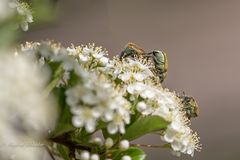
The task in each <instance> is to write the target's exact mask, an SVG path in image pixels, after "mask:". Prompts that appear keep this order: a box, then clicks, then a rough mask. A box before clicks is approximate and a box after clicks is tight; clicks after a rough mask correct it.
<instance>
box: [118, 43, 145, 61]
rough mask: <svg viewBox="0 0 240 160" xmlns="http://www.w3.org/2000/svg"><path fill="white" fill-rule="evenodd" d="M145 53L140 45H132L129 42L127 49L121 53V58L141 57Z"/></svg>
mask: <svg viewBox="0 0 240 160" xmlns="http://www.w3.org/2000/svg"><path fill="white" fill-rule="evenodd" d="M144 53H145V52H144V50H143V49H142V48H140V47H139V46H138V45H136V44H135V43H131V42H129V43H128V44H127V45H126V47H125V49H124V50H123V51H122V52H121V54H120V56H119V58H120V59H123V58H126V57H132V58H134V56H140V55H143V54H144Z"/></svg>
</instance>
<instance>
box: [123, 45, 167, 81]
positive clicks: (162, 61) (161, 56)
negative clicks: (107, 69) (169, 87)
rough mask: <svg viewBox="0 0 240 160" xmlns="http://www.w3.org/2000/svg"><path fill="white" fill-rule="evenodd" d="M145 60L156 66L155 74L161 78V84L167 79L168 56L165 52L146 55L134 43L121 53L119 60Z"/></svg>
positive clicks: (155, 51) (157, 51)
mask: <svg viewBox="0 0 240 160" xmlns="http://www.w3.org/2000/svg"><path fill="white" fill-rule="evenodd" d="M125 57H131V58H140V57H142V58H144V59H147V60H150V62H152V64H153V65H154V69H153V72H155V74H156V75H157V76H158V77H159V79H160V82H161V83H162V82H163V80H164V79H165V77H166V75H167V71H168V60H167V54H166V53H165V52H162V51H159V50H154V51H152V52H150V53H146V52H145V51H144V50H143V49H142V48H140V47H139V46H137V45H136V44H134V43H128V44H127V46H126V48H125V49H124V50H123V51H122V52H121V54H120V56H119V58H120V59H122V58H125Z"/></svg>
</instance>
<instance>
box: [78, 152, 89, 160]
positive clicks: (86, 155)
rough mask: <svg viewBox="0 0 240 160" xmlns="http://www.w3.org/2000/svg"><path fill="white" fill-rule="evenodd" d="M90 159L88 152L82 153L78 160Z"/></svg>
mask: <svg viewBox="0 0 240 160" xmlns="http://www.w3.org/2000/svg"><path fill="white" fill-rule="evenodd" d="M89 158H90V153H89V152H88V151H82V153H81V154H80V159H81V160H89Z"/></svg>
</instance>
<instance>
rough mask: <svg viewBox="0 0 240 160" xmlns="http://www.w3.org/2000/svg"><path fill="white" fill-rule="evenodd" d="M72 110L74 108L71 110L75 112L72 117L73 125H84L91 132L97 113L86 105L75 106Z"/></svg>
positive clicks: (94, 125)
mask: <svg viewBox="0 0 240 160" xmlns="http://www.w3.org/2000/svg"><path fill="white" fill-rule="evenodd" d="M73 110H74V108H72V110H71V111H72V112H73V113H74V114H75V115H73V117H72V123H73V125H74V126H75V127H83V126H85V129H86V131H87V132H89V133H91V132H93V131H94V130H95V127H96V120H97V118H98V117H99V113H98V112H97V111H94V110H92V109H91V108H88V107H82V108H75V110H74V111H73Z"/></svg>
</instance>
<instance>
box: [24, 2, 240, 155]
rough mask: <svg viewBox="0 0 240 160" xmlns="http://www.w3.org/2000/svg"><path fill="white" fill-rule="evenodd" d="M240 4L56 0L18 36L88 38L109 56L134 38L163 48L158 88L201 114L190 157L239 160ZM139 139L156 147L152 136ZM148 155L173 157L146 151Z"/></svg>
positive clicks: (68, 40)
mask: <svg viewBox="0 0 240 160" xmlns="http://www.w3.org/2000/svg"><path fill="white" fill-rule="evenodd" d="M239 8H240V1H237V0H236V1H235V0H225V1H224V0H198V1H196V0H181V1H180V0H167V1H162V0H145V1H143V0H60V1H59V3H58V4H57V6H56V10H57V11H58V19H57V20H56V22H55V23H53V24H49V25H45V26H41V27H38V28H33V29H31V30H30V31H29V32H27V33H26V34H25V36H24V37H23V39H22V40H21V41H25V40H29V41H36V40H46V39H54V40H56V41H60V42H62V43H63V45H69V44H70V43H73V44H75V45H78V44H82V43H88V42H95V43H96V44H98V45H102V46H104V47H106V48H107V49H108V51H109V53H110V54H111V55H115V54H117V53H119V52H120V51H121V50H122V48H123V47H124V45H125V44H126V43H127V42H129V41H132V42H135V43H137V44H139V45H140V46H142V47H143V48H144V49H145V50H147V51H150V50H152V49H161V50H164V51H165V52H167V53H168V58H169V74H168V76H167V78H166V80H165V82H164V86H166V87H168V88H170V89H171V90H175V91H178V92H182V91H185V92H186V93H187V94H189V95H193V96H194V97H195V98H196V99H197V100H198V103H199V106H200V116H199V118H197V119H194V120H192V128H193V129H194V130H195V131H197V132H198V133H199V135H200V136H201V143H202V144H203V150H202V152H200V153H196V154H195V157H194V158H193V159H195V160H200V159H201V160H204V159H205V160H206V159H208V160H210V159H211V160H213V159H214V160H215V159H216V160H226V159H232V160H238V159H240V151H239V149H240V147H239V144H240V138H239V136H240V128H239V118H238V117H239V112H240V105H239V104H240V102H239V100H240V95H239V92H240V85H239V82H240V74H239V69H240V63H239V58H240V54H239V51H240V43H239V42H240V9H239ZM138 142H141V143H149V144H158V143H160V139H159V138H158V137H156V136H146V137H144V138H141V139H140V140H138ZM145 150H146V152H147V153H148V158H147V159H150V160H157V159H162V160H174V159H181V160H182V159H184V160H188V159H192V158H191V157H189V156H182V157H180V158H177V157H173V156H172V155H171V154H170V152H169V151H166V150H164V149H145Z"/></svg>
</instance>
